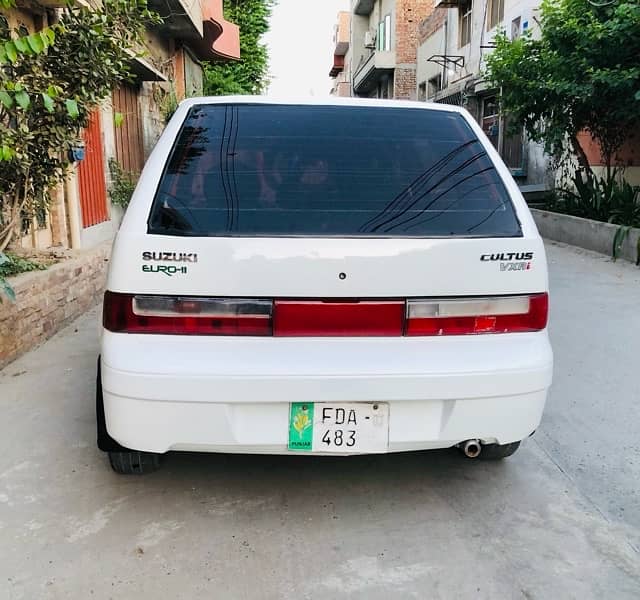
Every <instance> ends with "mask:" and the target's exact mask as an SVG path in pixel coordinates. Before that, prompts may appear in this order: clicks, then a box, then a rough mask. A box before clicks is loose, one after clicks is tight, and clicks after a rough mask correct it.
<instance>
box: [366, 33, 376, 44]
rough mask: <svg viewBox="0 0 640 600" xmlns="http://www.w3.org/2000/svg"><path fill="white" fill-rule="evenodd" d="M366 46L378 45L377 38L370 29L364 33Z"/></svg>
mask: <svg viewBox="0 0 640 600" xmlns="http://www.w3.org/2000/svg"><path fill="white" fill-rule="evenodd" d="M364 47H365V48H375V47H376V38H375V37H374V35H373V33H371V32H370V31H367V32H365V34H364Z"/></svg>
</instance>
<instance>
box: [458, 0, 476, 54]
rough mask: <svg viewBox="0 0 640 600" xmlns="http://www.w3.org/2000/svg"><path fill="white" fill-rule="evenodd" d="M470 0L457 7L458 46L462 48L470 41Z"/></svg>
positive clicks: (471, 5) (471, 4)
mask: <svg viewBox="0 0 640 600" xmlns="http://www.w3.org/2000/svg"><path fill="white" fill-rule="evenodd" d="M472 7H473V2H472V0H469V1H468V2H464V3H461V4H460V6H459V8H458V47H459V48H462V47H463V46H466V45H467V44H469V43H470V42H471V10H472Z"/></svg>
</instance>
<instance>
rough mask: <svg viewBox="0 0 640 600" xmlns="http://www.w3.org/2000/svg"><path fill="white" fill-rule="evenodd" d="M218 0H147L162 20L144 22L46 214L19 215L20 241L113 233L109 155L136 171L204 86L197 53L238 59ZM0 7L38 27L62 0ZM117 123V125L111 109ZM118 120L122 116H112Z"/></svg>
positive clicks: (234, 32)
mask: <svg viewBox="0 0 640 600" xmlns="http://www.w3.org/2000/svg"><path fill="white" fill-rule="evenodd" d="M222 3H223V0H196V1H195V2H188V1H187V0H149V8H151V9H152V10H155V11H157V12H158V13H159V14H160V15H161V16H162V17H163V18H164V19H163V23H162V24H161V25H159V26H157V27H154V28H153V29H150V30H147V32H146V36H145V37H146V39H145V48H144V51H145V52H144V54H143V55H142V56H140V55H139V53H138V52H135V53H134V52H132V53H131V65H130V66H131V70H132V72H133V74H134V76H135V78H134V80H133V81H132V82H130V83H126V84H123V85H121V86H120V87H119V88H118V89H116V90H114V92H113V94H112V97H111V98H110V99H109V100H108V101H106V102H105V103H104V104H103V105H102V106H101V107H100V108H99V109H98V110H96V111H95V112H94V113H93V114H92V115H91V118H90V123H89V126H88V127H87V129H86V130H85V131H84V134H83V138H84V142H85V157H84V159H83V160H80V161H79V162H78V163H76V165H74V168H73V169H72V171H71V173H70V176H69V177H68V178H67V181H66V183H65V184H64V185H61V186H59V187H58V189H56V190H52V202H51V206H50V210H49V214H42V215H37V216H36V217H34V219H33V220H32V221H30V220H29V219H26V220H25V221H24V222H23V234H24V236H23V237H22V239H21V241H20V244H21V245H22V246H23V247H34V248H48V247H51V246H61V247H65V248H87V247H91V246H94V245H96V244H98V243H100V242H102V241H106V240H108V239H111V238H112V237H113V235H114V233H115V231H116V229H117V227H118V225H119V221H120V219H121V216H122V214H121V210H120V209H119V208H118V207H115V206H112V205H111V203H110V202H109V199H108V186H109V181H110V174H109V167H108V164H109V160H110V159H111V158H114V159H116V160H117V162H118V163H119V164H120V166H121V167H122V168H123V169H124V170H125V171H127V172H131V173H133V174H134V176H135V175H137V174H138V173H140V171H141V169H142V166H143V164H144V161H145V160H146V158H147V157H148V155H149V154H150V152H151V150H152V149H153V146H154V145H155V142H156V141H157V139H158V137H159V136H160V134H161V132H162V130H163V129H164V126H165V124H166V121H167V119H168V117H169V116H170V114H171V112H172V110H173V108H174V107H175V104H176V102H177V101H179V100H181V99H183V98H185V97H186V96H193V95H198V94H201V93H202V87H203V73H202V66H201V64H200V61H203V60H208V61H216V60H229V59H238V58H239V57H240V37H239V30H238V27H237V26H236V25H234V24H232V23H229V22H227V21H226V20H225V19H224V16H223V5H222ZM17 4H18V7H17V8H15V9H10V10H5V11H0V19H4V20H5V21H6V25H7V26H8V27H10V28H11V29H14V28H17V27H24V29H25V31H37V30H40V29H42V28H44V27H46V26H47V25H49V24H50V23H52V22H55V21H56V20H57V18H58V10H59V9H61V8H63V7H64V6H66V2H65V0H37V1H32V0H28V1H27V0H24V1H23V0H18V2H17ZM118 113H119V114H120V115H122V119H121V120H122V123H121V124H118V125H116V119H115V115H116V114H118ZM117 121H120V118H118V119H117Z"/></svg>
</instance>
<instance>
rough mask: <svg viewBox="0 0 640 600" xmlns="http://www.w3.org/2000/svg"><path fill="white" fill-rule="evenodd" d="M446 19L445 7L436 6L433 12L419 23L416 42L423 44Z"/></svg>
mask: <svg viewBox="0 0 640 600" xmlns="http://www.w3.org/2000/svg"><path fill="white" fill-rule="evenodd" d="M446 20H447V9H445V8H436V9H434V10H433V12H432V13H431V14H430V15H429V16H428V17H427V18H426V19H425V20H424V21H422V23H420V27H419V29H418V44H419V45H422V44H424V43H425V42H426V41H427V39H428V38H430V37H431V36H432V35H433V34H434V33H435V32H436V31H438V29H440V28H441V27H443V26H444V22H445V21H446Z"/></svg>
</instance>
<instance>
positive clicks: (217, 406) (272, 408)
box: [97, 97, 553, 473]
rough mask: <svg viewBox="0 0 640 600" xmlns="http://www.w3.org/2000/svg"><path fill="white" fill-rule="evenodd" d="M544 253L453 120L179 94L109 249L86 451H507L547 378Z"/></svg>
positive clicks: (142, 468)
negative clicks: (91, 445)
mask: <svg viewBox="0 0 640 600" xmlns="http://www.w3.org/2000/svg"><path fill="white" fill-rule="evenodd" d="M547 292H548V281H547V266H546V259H545V252H544V247H543V244H542V240H541V238H540V236H539V234H538V231H537V229H536V226H535V224H534V222H533V219H532V217H531V214H530V212H529V210H528V208H527V205H526V203H525V202H524V200H523V198H522V196H521V194H520V192H519V190H518V187H517V186H516V184H515V182H514V181H513V179H512V177H511V175H510V173H509V171H508V169H507V168H506V167H505V165H504V164H503V162H502V160H501V159H500V157H499V155H498V154H497V152H496V151H495V149H494V148H493V146H492V145H491V143H490V142H489V141H488V139H487V138H486V137H485V135H484V134H483V132H482V130H481V128H480V127H479V126H478V124H477V123H476V122H475V121H474V120H473V118H471V116H470V115H469V114H468V113H467V112H466V111H464V110H463V109H460V108H457V107H452V106H442V105H438V104H423V103H414V102H399V101H392V102H390V101H380V100H351V99H349V100H337V99H331V100H326V101H325V100H322V101H320V100H311V101H302V102H278V101H273V100H271V99H267V98H257V97H226V98H225V97H219V98H197V99H190V100H187V101H185V102H183V103H182V104H181V105H180V107H179V108H178V110H177V112H176V113H175V115H174V117H173V118H172V120H171V122H170V123H169V125H168V126H167V128H166V130H165V132H164V133H163V135H162V137H161V138H160V141H159V142H158V144H157V146H156V148H155V149H154V151H153V154H152V155H151V157H150V158H149V160H148V162H147V165H146V166H145V168H144V171H143V173H142V176H141V178H140V181H139V183H138V186H137V188H136V191H135V193H134V196H133V198H132V201H131V204H130V206H129V208H128V210H127V213H126V215H125V218H124V221H123V223H122V227H121V229H120V231H119V233H118V235H117V239H116V241H115V245H114V249H113V256H112V262H111V268H110V272H109V279H108V284H107V292H106V294H105V298H104V316H103V325H104V330H103V334H102V348H101V357H100V359H99V365H98V367H99V372H98V393H97V422H98V445H99V447H100V448H101V449H102V450H105V451H107V452H108V453H109V456H110V461H111V465H112V467H113V468H114V469H115V470H116V471H118V472H120V473H142V472H147V471H150V470H153V469H155V468H156V467H157V466H158V463H159V461H158V459H159V456H160V455H161V454H163V453H165V452H168V451H171V450H185V451H202V452H234V453H270V454H292V453H297V454H305V453H307V454H340V455H350V454H363V453H383V452H400V451H409V450H423V449H431V448H447V447H452V446H457V447H459V448H461V449H462V450H463V451H464V453H465V454H466V455H467V456H468V457H476V456H480V457H487V458H504V457H506V456H509V455H511V454H513V452H515V450H516V449H517V448H518V445H519V443H520V441H521V440H523V439H524V438H526V437H527V436H529V435H531V434H532V433H533V432H534V431H535V429H536V428H537V427H538V424H539V423H540V419H541V416H542V411H543V408H544V405H545V400H546V396H547V390H548V388H549V385H550V384H551V376H552V360H553V359H552V352H551V347H550V345H549V339H548V335H547V329H546V327H547V313H548V293H547Z"/></svg>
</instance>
